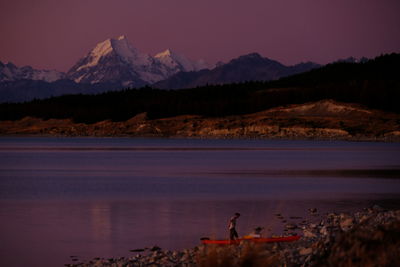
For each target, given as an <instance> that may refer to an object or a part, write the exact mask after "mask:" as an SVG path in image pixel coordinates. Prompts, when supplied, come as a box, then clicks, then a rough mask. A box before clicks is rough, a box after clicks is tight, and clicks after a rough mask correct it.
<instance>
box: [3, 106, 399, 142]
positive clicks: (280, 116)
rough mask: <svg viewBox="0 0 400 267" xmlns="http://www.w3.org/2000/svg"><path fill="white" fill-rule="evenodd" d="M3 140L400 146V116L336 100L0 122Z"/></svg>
mask: <svg viewBox="0 0 400 267" xmlns="http://www.w3.org/2000/svg"><path fill="white" fill-rule="evenodd" d="M0 136H66V137H78V136H79V137H84V136H91V137H157V138H160V137H164V138H210V139H241V138H246V139H254V138H255V139H301V140H305V139H306V140H349V141H379V142H399V141H400V115H399V114H394V113H387V112H383V111H379V110H370V109H364V108H362V107H360V106H358V105H355V104H347V103H338V102H335V101H333V100H322V101H318V102H312V103H306V104H301V105H290V106H286V107H279V108H273V109H269V110H266V111H263V112H258V113H253V114H247V115H240V116H227V117H202V116H197V115H184V116H177V117H170V118H162V119H150V118H148V116H147V114H146V113H141V114H138V115H136V116H135V117H133V118H131V119H129V120H126V121H121V122H114V121H110V120H106V121H100V122H95V123H80V122H74V121H72V120H71V119H47V120H45V119H40V118H33V117H25V118H23V119H20V120H15V121H1V122H0Z"/></svg>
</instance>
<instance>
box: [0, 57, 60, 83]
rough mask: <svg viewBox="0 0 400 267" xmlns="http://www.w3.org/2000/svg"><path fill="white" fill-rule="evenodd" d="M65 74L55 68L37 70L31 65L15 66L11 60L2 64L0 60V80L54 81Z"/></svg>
mask: <svg viewBox="0 0 400 267" xmlns="http://www.w3.org/2000/svg"><path fill="white" fill-rule="evenodd" d="M64 77H65V74H64V73H62V72H58V71H56V70H37V69H33V68H32V67H31V66H24V67H17V66H15V65H14V64H12V63H11V62H9V63H7V64H4V63H3V62H1V61H0V82H12V81H18V80H37V81H46V82H54V81H56V80H59V79H63V78H64Z"/></svg>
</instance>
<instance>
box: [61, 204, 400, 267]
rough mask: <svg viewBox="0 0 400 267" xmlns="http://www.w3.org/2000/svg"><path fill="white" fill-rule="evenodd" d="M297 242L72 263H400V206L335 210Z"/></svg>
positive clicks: (115, 266)
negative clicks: (386, 208) (394, 207)
mask: <svg viewBox="0 0 400 267" xmlns="http://www.w3.org/2000/svg"><path fill="white" fill-rule="evenodd" d="M300 230H301V231H300V232H302V238H301V239H300V240H299V241H296V242H291V243H272V244H254V243H245V242H244V243H242V244H240V245H231V246H210V245H207V246H199V247H195V248H193V249H185V250H183V251H169V250H162V249H161V248H158V247H154V248H151V249H145V250H143V251H141V250H140V253H136V255H135V256H132V257H128V258H110V259H104V258H95V259H93V260H90V261H87V262H79V263H77V262H74V263H71V264H66V266H113V267H122V266H155V267H156V266H177V267H178V266H182V267H183V266H201V267H203V266H221V267H222V266H400V210H390V211H385V210H382V209H381V208H380V207H377V206H375V207H373V208H369V209H366V210H364V211H361V212H357V213H354V214H344V213H342V214H335V213H330V214H327V215H326V216H324V217H323V219H321V220H320V222H319V223H308V224H304V225H302V226H301V227H300Z"/></svg>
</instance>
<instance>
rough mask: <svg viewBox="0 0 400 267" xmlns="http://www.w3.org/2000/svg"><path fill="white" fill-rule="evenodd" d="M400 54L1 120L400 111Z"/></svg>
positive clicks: (25, 106) (94, 100)
mask: <svg viewBox="0 0 400 267" xmlns="http://www.w3.org/2000/svg"><path fill="white" fill-rule="evenodd" d="M399 71H400V54H391V55H385V56H381V57H378V58H376V59H375V60H371V61H368V62H366V63H359V64H356V63H335V64H330V65H327V66H325V67H322V68H320V69H316V70H312V71H310V72H307V73H303V74H298V75H294V76H291V77H287V78H283V79H280V80H278V81H272V82H244V83H238V84H227V85H208V86H204V87H198V88H192V89H183V90H169V91H168V90H159V89H153V88H150V87H144V88H141V89H127V90H123V91H118V92H108V93H103V94H99V95H66V96H61V97H55V98H50V99H45V100H34V101H32V102H28V103H20V104H2V105H0V120H16V119H21V118H23V117H26V116H33V117H39V118H44V119H49V118H72V119H74V121H76V122H85V123H92V122H96V121H101V120H107V119H110V120H113V121H123V120H127V119H129V118H131V117H133V116H135V115H136V114H138V113H142V112H147V113H148V116H149V117H150V118H163V117H171V116H177V115H183V114H196V115H203V116H226V115H238V114H246V113H252V112H257V111H261V110H265V109H268V108H271V107H276V106H280V105H287V104H297V103H304V102H309V101H316V100H321V99H334V100H337V101H343V102H353V103H360V104H363V105H365V106H367V107H370V108H377V109H382V110H386V111H392V112H398V113H400V105H399V104H398V103H399V100H400V98H399V96H400V73H399Z"/></svg>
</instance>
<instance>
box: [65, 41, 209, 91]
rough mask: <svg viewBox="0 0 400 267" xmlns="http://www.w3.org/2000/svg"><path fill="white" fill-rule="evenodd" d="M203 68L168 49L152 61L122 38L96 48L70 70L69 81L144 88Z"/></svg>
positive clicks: (198, 63) (98, 45) (204, 65)
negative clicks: (112, 83) (178, 73)
mask: <svg viewBox="0 0 400 267" xmlns="http://www.w3.org/2000/svg"><path fill="white" fill-rule="evenodd" d="M205 67H206V64H204V62H192V61H190V60H189V59H187V58H186V57H184V56H183V55H180V54H178V53H176V52H174V51H172V50H170V49H167V50H166V51H164V52H162V53H159V54H157V55H156V56H154V57H152V56H150V55H148V54H145V53H141V52H140V51H139V50H138V49H136V48H135V47H134V46H132V45H131V44H130V42H129V41H128V39H127V38H126V36H124V35H121V36H119V37H117V38H115V39H113V38H110V39H107V40H105V41H103V42H101V43H99V44H97V45H96V46H95V47H94V48H93V49H92V50H91V51H90V52H89V53H88V54H87V55H86V56H85V57H83V58H82V59H81V60H79V62H78V63H77V64H75V66H73V67H72V68H71V69H70V70H69V72H68V77H69V78H70V79H73V80H74V81H76V82H83V83H99V82H119V83H122V84H123V85H125V86H143V85H145V84H152V83H155V82H158V81H160V80H163V79H166V78H168V77H170V76H171V75H173V74H176V73H177V72H180V71H195V70H199V69H203V68H205Z"/></svg>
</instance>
